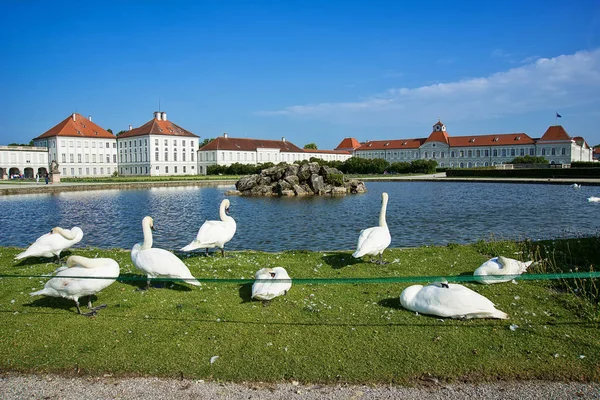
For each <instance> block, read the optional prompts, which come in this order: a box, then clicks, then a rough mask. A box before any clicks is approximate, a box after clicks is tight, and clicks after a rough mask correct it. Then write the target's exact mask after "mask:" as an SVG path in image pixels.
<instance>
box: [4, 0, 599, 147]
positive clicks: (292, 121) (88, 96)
mask: <svg viewBox="0 0 600 400" xmlns="http://www.w3.org/2000/svg"><path fill="white" fill-rule="evenodd" d="M2 5H3V13H2V16H0V38H1V39H0V40H1V42H0V44H1V45H2V47H1V48H2V58H3V62H2V63H1V64H0V72H1V73H0V87H1V88H2V91H1V92H0V93H1V94H0V107H1V109H2V110H3V113H2V114H3V115H2V118H1V119H0V144H8V143H10V142H25V143H26V142H28V141H29V140H31V139H32V138H34V137H35V136H37V135H40V134H41V133H43V132H44V131H46V130H48V129H49V128H51V127H52V126H54V125H56V124H57V123H58V122H60V121H61V120H62V119H64V118H66V117H67V116H68V115H69V114H71V113H72V112H78V113H81V114H83V115H92V117H93V120H94V122H96V123H98V124H100V125H101V126H102V127H104V128H106V129H108V128H111V129H112V130H113V131H114V132H117V131H119V130H121V129H127V126H128V125H129V124H132V125H133V126H134V127H136V126H140V125H142V124H143V123H145V122H147V121H148V120H150V119H151V118H152V112H153V111H155V110H157V109H158V103H159V99H160V102H161V109H162V110H163V111H166V112H167V114H168V116H169V119H170V120H172V121H173V122H175V123H176V124H178V125H180V126H182V127H184V128H186V129H188V130H190V131H192V132H194V133H195V134H197V135H199V136H200V137H201V139H204V138H210V137H215V136H218V135H221V134H222V133H223V132H228V133H229V135H230V137H251V138H263V139H280V138H281V137H282V136H285V137H286V139H287V140H290V141H292V142H293V143H295V144H296V145H298V146H301V147H302V146H303V145H305V144H306V143H310V142H314V143H316V144H317V145H318V147H319V148H320V149H331V148H334V147H335V146H337V144H338V143H339V142H340V141H341V140H342V139H343V138H344V137H355V138H357V139H358V140H359V141H365V140H377V139H393V138H397V139H399V138H413V137H426V136H427V135H429V133H431V127H432V125H433V124H434V123H435V122H437V119H438V117H439V118H441V120H442V121H443V122H444V123H445V124H446V126H447V129H448V132H449V134H450V135H453V136H459V135H471V134H486V133H510V132H525V133H527V134H529V135H530V136H532V137H540V136H541V135H542V134H543V133H544V131H545V130H546V129H547V127H548V126H549V125H551V124H554V121H555V112H556V111H558V112H559V113H560V114H561V115H562V118H561V119H559V123H561V124H562V125H563V126H564V127H565V128H566V129H567V131H568V132H569V133H570V134H571V135H572V136H583V137H584V138H585V139H586V140H587V141H588V143H589V144H590V145H596V144H600V2H598V1H597V0H594V1H592V0H590V1H585V0H581V1H574V2H565V1H552V0H546V1H536V0H532V1H527V2H523V1H512V0H508V1H503V2H500V1H498V2H484V1H472V2H470V1H469V2H467V1H465V2H457V1H454V2H448V1H423V2H416V1H415V2H401V1H352V0H346V1H308V0H306V1H295V0H289V1H217V0H215V1H197V2H189V3H188V2H183V1H171V2H164V1H139V2H109V1H103V2H94V3H92V2H67V1H61V2H49V1H18V2H17V1H8V2H2Z"/></svg>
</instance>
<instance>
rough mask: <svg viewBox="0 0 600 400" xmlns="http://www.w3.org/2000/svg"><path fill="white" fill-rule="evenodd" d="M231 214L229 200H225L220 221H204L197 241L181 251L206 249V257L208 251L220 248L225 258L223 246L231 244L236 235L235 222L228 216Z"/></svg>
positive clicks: (221, 208) (220, 213) (222, 203)
mask: <svg viewBox="0 0 600 400" xmlns="http://www.w3.org/2000/svg"><path fill="white" fill-rule="evenodd" d="M228 212H229V199H224V200H223V201H222V202H221V206H220V208H219V216H220V217H221V220H220V221H204V223H203V224H202V226H201V227H200V229H199V230H198V234H197V235H196V239H194V240H193V241H192V242H191V243H190V244H188V245H187V246H185V247H183V248H182V249H181V251H192V250H195V249H206V255H208V249H212V248H215V247H218V248H220V249H221V256H222V257H225V251H224V250H223V246H225V243H227V242H229V241H230V240H231V238H233V235H235V229H236V225H235V220H234V219H233V218H232V217H230V216H229V215H227V213H228Z"/></svg>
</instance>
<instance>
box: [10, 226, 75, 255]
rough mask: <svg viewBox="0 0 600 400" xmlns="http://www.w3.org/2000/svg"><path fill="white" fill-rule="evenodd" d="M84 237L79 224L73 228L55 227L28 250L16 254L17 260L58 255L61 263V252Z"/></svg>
mask: <svg viewBox="0 0 600 400" xmlns="http://www.w3.org/2000/svg"><path fill="white" fill-rule="evenodd" d="M82 238H83V231H82V230H81V228H79V227H78V226H74V227H73V228H71V229H63V228H61V227H58V226H57V227H55V228H52V229H51V230H50V232H48V233H46V234H44V235H42V236H40V237H39V238H38V239H37V240H36V241H35V242H34V243H32V245H31V246H29V248H28V249H27V250H25V251H24V252H22V253H19V254H17V255H16V256H15V260H21V259H23V258H27V257H50V258H51V257H56V259H57V261H58V262H59V263H60V252H61V251H64V250H66V249H68V248H69V247H71V246H73V245H74V244H77V243H79V242H80V241H81V239H82Z"/></svg>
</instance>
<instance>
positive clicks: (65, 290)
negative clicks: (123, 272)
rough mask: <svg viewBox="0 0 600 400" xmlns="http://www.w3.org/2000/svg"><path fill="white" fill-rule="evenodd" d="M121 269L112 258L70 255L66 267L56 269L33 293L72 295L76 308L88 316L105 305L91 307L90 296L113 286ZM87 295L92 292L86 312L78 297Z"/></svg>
mask: <svg viewBox="0 0 600 400" xmlns="http://www.w3.org/2000/svg"><path fill="white" fill-rule="evenodd" d="M119 272H120V270H119V264H118V263H117V262H116V261H115V260H113V259H112V258H87V257H82V256H71V257H69V258H67V265H66V267H60V268H58V269H57V270H56V271H55V273H56V275H55V276H54V277H53V278H52V279H50V280H49V281H48V282H46V285H45V286H44V288H43V289H42V290H38V291H37V292H33V293H30V295H31V296H40V295H44V296H52V297H63V298H65V299H71V300H73V301H74V302H75V305H76V306H77V312H78V313H79V314H81V315H85V316H86V317H89V316H92V315H96V312H97V310H100V309H102V308H105V307H106V304H102V305H101V306H97V307H92V299H91V296H92V295H93V294H96V293H98V292H99V291H101V290H102V289H104V288H106V287H108V286H110V285H111V284H112V283H113V282H114V281H115V280H116V279H117V278H118V277H119ZM88 277H89V278H88ZM99 278H106V279H99ZM84 296H89V297H88V304H87V307H88V309H89V310H90V311H89V312H88V313H85V314H83V313H82V312H81V309H80V308H79V298H80V297H84Z"/></svg>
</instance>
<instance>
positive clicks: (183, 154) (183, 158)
mask: <svg viewBox="0 0 600 400" xmlns="http://www.w3.org/2000/svg"><path fill="white" fill-rule="evenodd" d="M183 143H185V142H183ZM181 161H185V151H184V152H183V153H181Z"/></svg>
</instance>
